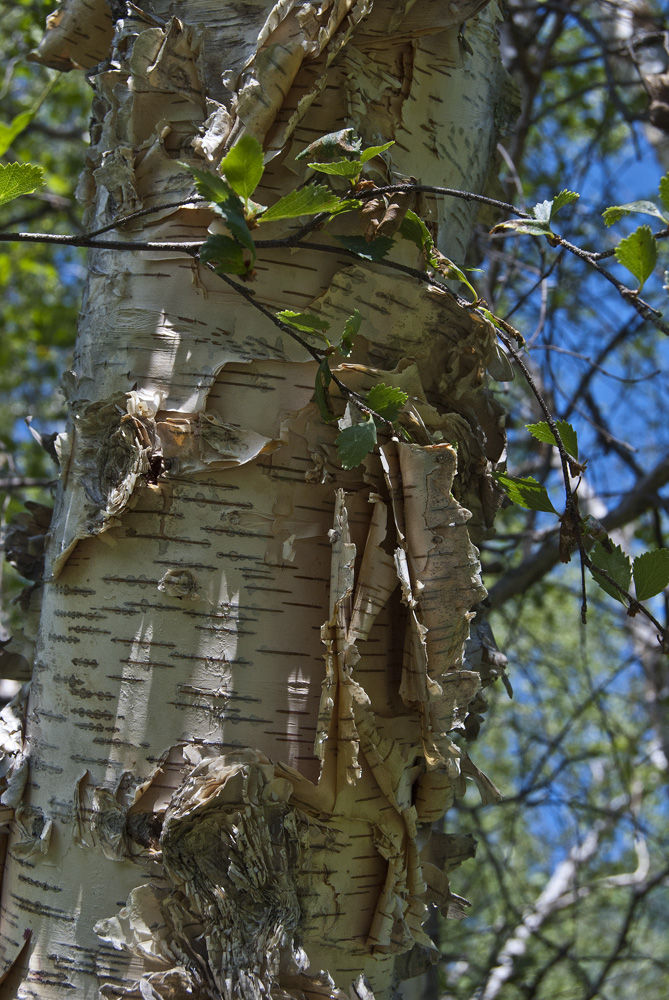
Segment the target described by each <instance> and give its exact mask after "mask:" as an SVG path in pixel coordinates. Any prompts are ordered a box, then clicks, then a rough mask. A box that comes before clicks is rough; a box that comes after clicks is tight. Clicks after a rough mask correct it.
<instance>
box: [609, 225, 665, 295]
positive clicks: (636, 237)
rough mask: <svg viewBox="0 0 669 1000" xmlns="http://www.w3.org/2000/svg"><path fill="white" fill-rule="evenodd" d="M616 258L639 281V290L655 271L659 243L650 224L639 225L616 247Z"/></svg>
mask: <svg viewBox="0 0 669 1000" xmlns="http://www.w3.org/2000/svg"><path fill="white" fill-rule="evenodd" d="M616 260H617V261H618V262H619V263H620V264H622V265H623V267H626V268H627V270H628V271H630V272H631V273H632V274H633V275H634V277H635V278H636V280H637V281H638V282H639V291H641V289H642V288H643V286H644V284H645V283H646V281H647V280H648V278H649V277H650V275H651V274H652V273H653V268H654V267H655V261H656V260H657V245H656V243H655V240H654V239H653V233H652V232H651V228H650V226H639V228H638V229H637V230H635V231H634V232H633V233H630V235H629V236H627V237H626V238H625V239H624V240H621V241H620V243H619V244H618V246H617V247H616Z"/></svg>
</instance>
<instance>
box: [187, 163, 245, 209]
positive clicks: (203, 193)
mask: <svg viewBox="0 0 669 1000" xmlns="http://www.w3.org/2000/svg"><path fill="white" fill-rule="evenodd" d="M181 166H182V167H185V168H186V170H188V172H189V173H191V174H192V175H193V177H194V178H195V190H196V191H197V193H198V194H199V195H200V197H202V198H206V199H207V201H209V202H213V203H214V204H218V203H219V202H224V201H227V200H228V198H229V197H230V195H231V193H232V191H231V188H230V185H229V184H228V183H227V182H226V181H224V180H223V178H222V177H219V176H218V174H212V172H211V171H210V170H200V168H199V167H193V166H191V164H190V163H183V162H182V163H181Z"/></svg>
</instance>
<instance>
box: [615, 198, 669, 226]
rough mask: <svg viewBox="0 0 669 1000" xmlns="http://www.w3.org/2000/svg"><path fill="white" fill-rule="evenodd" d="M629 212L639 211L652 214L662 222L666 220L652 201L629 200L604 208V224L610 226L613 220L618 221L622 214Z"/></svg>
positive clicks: (643, 213)
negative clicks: (625, 202)
mask: <svg viewBox="0 0 669 1000" xmlns="http://www.w3.org/2000/svg"><path fill="white" fill-rule="evenodd" d="M630 212H640V213H641V214H642V215H654V216H655V218H656V219H662V222H665V223H666V221H667V220H666V219H665V217H664V216H663V215H662V212H661V211H660V210H659V208H658V207H657V205H655V204H654V202H652V201H630V202H628V203H627V204H626V205H611V206H610V207H609V208H605V209H604V211H603V212H602V216H603V218H604V223H605V225H607V226H612V225H613V223H614V222H618V220H619V219H622V217H623V216H624V215H629V214H630Z"/></svg>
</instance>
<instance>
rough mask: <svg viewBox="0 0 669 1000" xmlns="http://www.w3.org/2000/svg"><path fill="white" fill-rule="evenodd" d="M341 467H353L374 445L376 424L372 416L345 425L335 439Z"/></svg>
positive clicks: (361, 460) (363, 458)
mask: <svg viewBox="0 0 669 1000" xmlns="http://www.w3.org/2000/svg"><path fill="white" fill-rule="evenodd" d="M335 444H336V445H337V452H338V454H339V461H340V462H341V465H342V468H343V469H354V468H355V467H356V465H360V463H361V462H363V461H364V460H365V457H366V456H367V455H368V454H369V453H370V451H373V450H374V448H375V446H376V424H375V423H374V418H373V417H372V416H369V417H367V419H366V420H363V421H362V422H361V423H359V424H352V425H351V426H350V427H345V428H344V430H343V431H342V432H341V434H339V435H338V437H337V438H336V440H335Z"/></svg>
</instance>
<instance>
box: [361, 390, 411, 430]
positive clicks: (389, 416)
mask: <svg viewBox="0 0 669 1000" xmlns="http://www.w3.org/2000/svg"><path fill="white" fill-rule="evenodd" d="M408 398H409V396H408V393H406V392H403V391H402V389H397V388H396V387H395V386H394V385H384V383H383V382H379V384H378V385H373V386H372V388H371V389H370V390H369V392H368V393H367V405H368V406H369V408H370V410H374V411H375V413H378V415H379V416H380V417H384V418H385V419H386V420H390V422H391V423H392V422H393V421H395V420H397V417H398V416H399V412H400V410H401V409H402V407H403V406H404V404H405V403H406V401H407V399H408Z"/></svg>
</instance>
